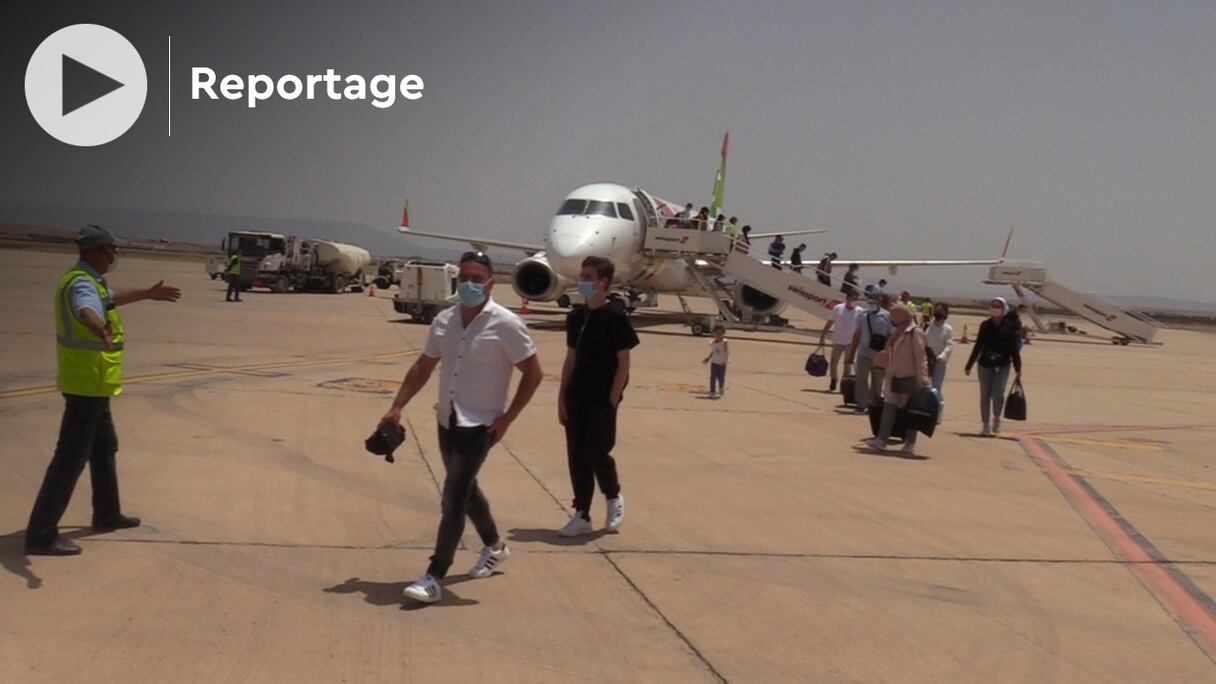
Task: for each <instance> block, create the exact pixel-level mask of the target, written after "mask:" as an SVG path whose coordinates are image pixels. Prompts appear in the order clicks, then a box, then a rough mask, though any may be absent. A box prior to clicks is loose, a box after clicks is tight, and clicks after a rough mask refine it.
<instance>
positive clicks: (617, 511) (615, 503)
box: [604, 494, 625, 532]
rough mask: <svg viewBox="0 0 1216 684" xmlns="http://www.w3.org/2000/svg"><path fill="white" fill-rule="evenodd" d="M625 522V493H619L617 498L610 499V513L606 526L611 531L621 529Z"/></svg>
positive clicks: (605, 521) (606, 519) (605, 522)
mask: <svg viewBox="0 0 1216 684" xmlns="http://www.w3.org/2000/svg"><path fill="white" fill-rule="evenodd" d="M623 522H625V495H624V494H617V495H616V498H615V499H608V514H607V517H606V518H605V520H604V528H605V529H606V530H608V531H609V532H616V531H617V530H619V529H621V523H623Z"/></svg>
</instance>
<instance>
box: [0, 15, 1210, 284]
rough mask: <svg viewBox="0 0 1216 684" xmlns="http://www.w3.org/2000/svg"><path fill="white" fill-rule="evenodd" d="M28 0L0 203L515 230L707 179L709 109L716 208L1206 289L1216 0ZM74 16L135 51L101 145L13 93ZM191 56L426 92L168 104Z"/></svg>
mask: <svg viewBox="0 0 1216 684" xmlns="http://www.w3.org/2000/svg"><path fill="white" fill-rule="evenodd" d="M44 4H46V5H50V4H52V3H5V7H4V9H3V10H0V13H2V14H0V24H2V26H3V29H2V31H3V36H2V37H3V41H0V57H2V59H3V74H2V77H3V80H2V81H0V85H2V86H3V88H4V93H5V94H4V97H3V98H0V107H3V109H2V110H0V130H2V131H3V139H2V141H0V159H3V160H4V163H3V166H2V170H0V207H4V206H16V205H70V206H86V207H94V206H95V207H108V208H135V209H155V210H179V211H202V212H216V213H227V214H247V215H260V216H273V217H301V218H316V219H332V220H351V221H358V222H362V223H366V224H367V225H369V226H377V227H380V226H383V227H385V228H386V229H388V228H391V227H393V226H395V225H396V222H397V219H398V217H399V212H400V203H401V199H402V198H404V197H409V198H410V200H411V216H412V219H413V223H414V224H415V225H416V226H417V227H420V228H421V227H425V228H427V229H434V230H440V231H452V232H456V231H460V232H468V233H479V234H485V235H490V236H498V237H503V238H511V239H516V240H526V241H539V240H540V239H541V237H542V235H543V231H544V229H545V227H546V225H547V223H548V220H549V217H550V216H551V214H552V213H553V211H554V210H555V209H556V207H557V206H558V204H559V202H560V200H561V198H562V197H563V196H564V195H565V194H566V193H567V192H569V191H570V190H571V189H573V187H575V186H577V185H580V184H582V183H584V182H590V181H594V180H614V181H619V182H623V183H626V184H630V185H640V186H642V187H645V188H647V189H649V190H651V191H653V192H656V193H658V194H660V195H662V196H664V197H667V198H670V199H673V200H684V199H687V200H689V201H693V202H695V203H697V204H698V205H700V204H703V203H707V200H708V195H709V191H710V185H711V183H712V180H713V173H714V170H715V167H716V164H717V153H718V147H719V143H720V140H721V136H722V132H723V131H724V130H727V129H729V130H730V131H731V142H732V145H731V158H730V166H729V170H728V183H727V196H726V205H727V207H726V208H727V211H728V212H729V213H735V214H738V215H739V216H740V217H742V218H743V219H744V220H745V221H747V222H750V223H752V224H754V225H756V226H757V228H758V229H759V230H780V229H784V228H793V227H821V228H828V229H830V230H831V231H832V232H831V233H830V234H829V235H826V236H817V237H813V238H811V239H810V242H811V247H810V249H809V252H810V253H812V254H818V253H821V252H822V251H823V250H824V249H827V248H832V249H835V250H836V251H838V252H839V253H840V254H841V255H842V257H847V256H848V255H850V254H853V255H859V256H863V257H867V258H880V257H892V258H915V257H968V256H987V255H990V254H994V253H996V252H997V251H999V249H1000V246H1001V243H1002V242H1003V240H1004V236H1005V232H1006V231H1007V230H1008V227H1009V226H1010V225H1016V226H1017V234H1016V236H1015V240H1014V248H1013V251H1012V255H1013V256H1017V257H1024V258H1033V259H1042V260H1045V261H1047V262H1048V264H1049V266H1050V269H1051V271H1052V273H1053V274H1054V275H1055V276H1056V277H1057V278H1058V279H1060V280H1061V281H1063V282H1065V283H1067V284H1070V285H1073V286H1076V287H1078V288H1081V289H1089V290H1097V291H1104V292H1111V293H1120V294H1140V295H1152V296H1163V297H1180V298H1187V299H1195V300H1203V301H1214V300H1216V295H1213V293H1212V291H1211V289H1210V288H1209V282H1210V281H1209V278H1208V276H1209V274H1210V273H1211V258H1212V257H1213V256H1214V255H1216V250H1214V249H1213V247H1212V241H1213V238H1214V237H1216V230H1213V217H1216V188H1214V187H1213V179H1216V69H1213V65H1216V40H1213V36H1216V3H1200V2H1173V3H1167V2H1154V3H1145V2H1134V3H1133V2H1127V3H1120V2H1078V1H1070V2H1066V3H1057V2H1033V3H1032V2H1009V1H1005V2H990V3H989V2H976V1H974V0H972V1H969V2H885V3H884V2H859V1H857V0H850V1H846V2H835V3H819V2H806V1H799V2H749V3H742V2H674V1H668V2H663V3H627V2H595V3H592V2H570V1H566V2H509V1H508V2H484V3H482V2H478V3H471V2H453V3H433V4H428V5H422V4H419V5H414V4H410V3H390V2H375V3H370V2H364V3H352V2H346V3H301V2H282V3H270V2H258V3H250V4H251V5H255V6H253V7H239V6H229V4H227V3H225V4H224V5H222V6H221V5H220V4H217V3H173V2H162V3H152V2H121V3H117V2H115V3H95V2H90V3H80V4H74V3H53V4H54V6H55V9H54V11H53V12H52V11H50V10H47V9H43V5H44ZM308 5H316V7H312V8H309V7H308ZM73 7H75V8H76V9H75V10H73V9H71V8H73ZM81 21H92V22H96V23H101V24H105V25H108V26H110V27H112V28H114V29H116V30H118V31H120V32H122V33H123V34H125V35H126V36H127V37H128V38H129V39H130V40H131V41H132V42H133V43H134V44H135V45H136V47H137V48H139V50H140V51H141V53H142V55H143V58H144V61H145V63H146V65H147V68H148V80H149V93H148V103H147V105H146V108H145V110H144V114H143V117H142V118H141V119H140V121H139V122H138V123H137V124H136V126H135V127H134V128H133V129H132V130H131V131H129V132H128V133H127V134H126V135H125V136H123V137H122V138H120V139H119V140H117V141H116V142H114V143H111V144H109V145H105V146H102V147H100V148H96V149H77V148H70V147H67V146H65V145H62V144H60V143H58V142H56V141H54V140H52V139H50V138H49V137H48V136H47V135H46V134H45V133H43V132H42V131H41V129H39V128H38V127H37V125H36V124H35V123H34V121H33V119H32V117H31V116H30V114H29V112H28V110H27V109H26V107H25V103H24V98H23V97H22V95H21V92H22V90H21V89H22V80H23V78H24V69H25V63H26V61H27V60H28V59H29V55H30V53H31V52H32V50H33V48H34V47H35V46H36V45H37V44H38V43H39V42H40V41H41V40H42V38H44V37H45V36H46V35H48V34H49V33H51V32H52V31H53V30H54V29H56V28H58V27H60V26H64V25H67V24H71V23H76V22H81ZM170 34H172V35H173V46H174V53H173V93H172V95H173V136H172V138H169V137H167V136H166V132H167V130H166V121H165V115H166V88H167V87H166V72H167V65H166V55H165V43H166V40H167V36H169V35H170ZM202 65H206V66H211V67H213V68H215V69H216V70H217V71H219V72H221V73H226V72H235V73H241V74H247V73H256V72H263V73H269V74H272V75H281V74H283V73H296V74H301V75H302V74H307V73H320V72H323V71H324V69H325V68H326V67H333V68H335V69H336V70H338V71H339V72H340V73H362V74H365V75H369V76H370V75H374V74H378V73H392V74H398V75H404V74H411V73H416V74H418V75H420V76H422V78H423V79H424V80H425V83H426V89H425V94H424V96H423V98H422V99H421V100H419V101H416V102H404V101H399V102H398V103H397V104H396V105H395V106H393V107H392V108H390V109H387V110H379V109H376V108H373V107H372V106H371V105H370V104H369V103H367V102H363V103H346V102H344V103H334V102H329V101H324V100H321V101H316V102H306V101H303V100H297V101H294V102H272V103H263V104H262V105H261V106H259V107H258V108H257V109H254V110H250V109H247V108H246V107H245V106H244V105H243V104H241V103H238V102H229V101H220V102H210V101H202V102H194V101H191V100H190V99H189V88H188V85H189V84H188V78H189V67H190V66H202ZM2 219H3V215H2V210H0V220H2ZM902 275H903V274H901V276H902ZM981 276H982V271H981V272H978V273H977V272H975V271H970V272H969V273H968V274H967V275H966V276H965V277H962V280H963V281H964V282H976V283H978V281H979V279H980V277H981ZM908 278H909V279H911V280H914V281H916V282H923V283H928V284H932V285H937V286H941V285H943V284H947V283H951V282H952V281H953V282H956V283H957V281H958V280H959V279H960V274H957V273H956V274H945V275H934V276H920V277H913V276H908Z"/></svg>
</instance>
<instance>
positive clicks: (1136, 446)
mask: <svg viewBox="0 0 1216 684" xmlns="http://www.w3.org/2000/svg"><path fill="white" fill-rule="evenodd" d="M1038 438H1039V439H1041V440H1043V441H1045V442H1053V443H1056V444H1079V445H1082V446H1098V447H1108V448H1111V449H1130V450H1132V451H1164V447H1162V446H1161V445H1159V444H1141V443H1138V442H1129V441H1126V440H1103V439H1086V438H1084V437H1055V436H1052V435H1038Z"/></svg>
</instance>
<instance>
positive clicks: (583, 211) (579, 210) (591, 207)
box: [557, 199, 633, 221]
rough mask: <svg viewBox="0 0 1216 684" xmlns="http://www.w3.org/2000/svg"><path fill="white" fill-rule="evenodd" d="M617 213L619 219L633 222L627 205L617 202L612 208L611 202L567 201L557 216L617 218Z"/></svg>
mask: <svg viewBox="0 0 1216 684" xmlns="http://www.w3.org/2000/svg"><path fill="white" fill-rule="evenodd" d="M618 212H619V215H620V218H623V219H625V220H626V221H632V220H633V211H631V210H630V209H629V205H627V204H625V203H624V202H617V203H616V207H615V208H613V204H612V202H605V201H603V200H582V199H568V200H566V201H565V202H563V203H562V206H561V208H560V209H558V210H557V215H558V216H607V217H608V218H617V216H618Z"/></svg>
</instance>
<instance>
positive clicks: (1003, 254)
mask: <svg viewBox="0 0 1216 684" xmlns="http://www.w3.org/2000/svg"><path fill="white" fill-rule="evenodd" d="M1011 242H1013V226H1009V236H1008V237H1006V238H1005V249H1002V250H1001V261H1004V260H1005V257H1006V256H1008V255H1009V243H1011Z"/></svg>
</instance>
